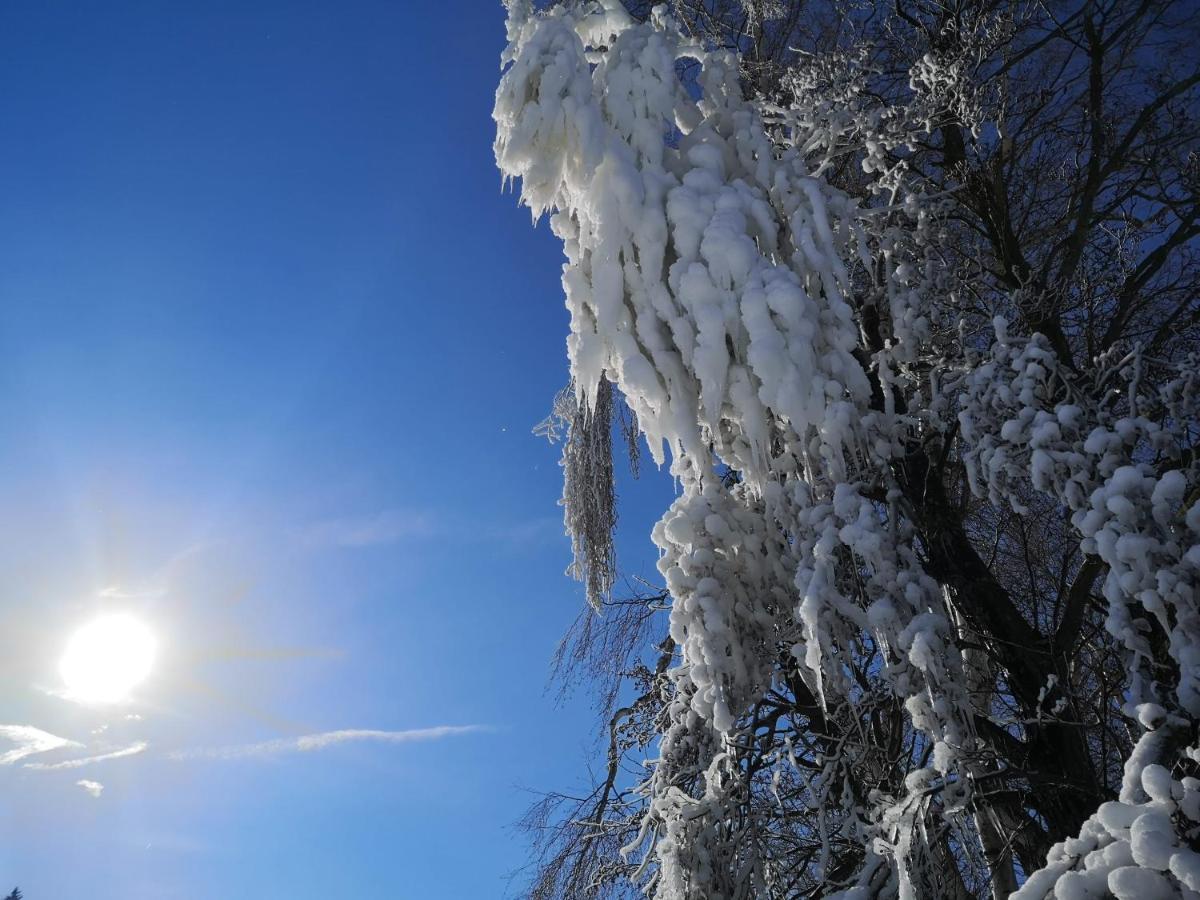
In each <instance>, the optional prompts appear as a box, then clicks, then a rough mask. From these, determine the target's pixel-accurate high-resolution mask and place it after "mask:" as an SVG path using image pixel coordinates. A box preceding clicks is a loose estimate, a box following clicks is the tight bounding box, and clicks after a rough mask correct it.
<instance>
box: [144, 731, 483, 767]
mask: <svg viewBox="0 0 1200 900" xmlns="http://www.w3.org/2000/svg"><path fill="white" fill-rule="evenodd" d="M487 730H488V728H487V726H484V725H438V726H436V727H434V728H412V729H409V730H407V731H378V730H374V729H363V728H347V729H343V730H341V731H323V732H321V733H319V734H306V735H302V736H300V737H294V738H278V739H276V740H273V741H260V742H259V743H256V744H239V745H234V746H231V747H209V748H199V749H195V750H176V751H173V752H171V753H169V754H167V755H168V756H169V757H170V758H171V759H176V760H185V759H266V758H268V757H272V756H279V755H281V754H284V753H311V752H312V751H314V750H324V749H325V748H326V747H331V746H333V745H334V744H345V743H350V742H353V741H374V742H378V743H384V744H410V743H416V742H418V741H436V740H440V739H442V738H447V737H454V736H456V735H462V734H474V733H477V732H481V731H487Z"/></svg>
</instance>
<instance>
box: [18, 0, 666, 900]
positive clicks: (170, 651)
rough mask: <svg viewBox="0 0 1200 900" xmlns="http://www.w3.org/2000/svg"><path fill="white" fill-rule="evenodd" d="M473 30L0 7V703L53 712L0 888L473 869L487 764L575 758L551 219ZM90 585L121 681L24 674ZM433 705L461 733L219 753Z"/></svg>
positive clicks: (97, 8) (228, 885)
mask: <svg viewBox="0 0 1200 900" xmlns="http://www.w3.org/2000/svg"><path fill="white" fill-rule="evenodd" d="M502 43H503V11H502V9H501V7H500V5H499V3H498V2H493V0H462V2H450V0H438V2H425V3H410V2H397V0H393V2H379V3H371V2H338V3H334V2H325V3H304V2H295V0H290V2H286V3H282V2H280V3H272V2H260V0H256V2H253V3H234V2H205V3H190V4H168V3H160V2H144V3H133V2H113V3H87V4H65V3H57V2H40V0H39V2H32V0H11V2H7V3H5V4H4V5H3V8H2V10H0V85H2V86H3V87H2V88H0V187H2V191H3V197H2V199H0V509H3V510H4V514H3V516H2V517H0V651H2V652H0V724H5V725H26V726H32V727H36V728H38V729H41V730H44V731H46V732H48V733H51V734H54V735H58V736H61V737H63V738H68V739H71V740H73V741H76V742H78V743H79V744H81V745H83V746H82V747H81V748H79V749H77V750H74V751H66V750H59V751H55V752H54V753H47V754H41V755H38V756H31V757H27V758H25V759H22V760H20V761H16V762H13V763H11V764H8V765H0V887H2V888H3V890H4V891H7V890H8V888H9V887H11V886H12V885H13V884H20V885H21V887H22V888H23V890H24V891H25V896H26V897H27V900H73V898H87V900H106V898H114V900H115V898H122V900H141V898H174V897H180V898H205V897H218V896H219V897H231V898H317V897H321V898H325V897H333V896H338V897H342V896H345V897H356V898H377V897H378V898H410V897H411V898H490V897H500V896H503V895H504V893H505V882H504V879H503V876H504V875H505V874H506V873H508V872H510V871H512V870H514V869H515V868H517V867H518V866H520V865H521V863H522V862H523V859H524V853H525V846H524V842H523V839H522V838H521V836H520V835H518V834H516V833H514V832H513V831H512V829H511V825H512V823H513V822H514V821H515V820H516V819H517V818H518V817H519V816H520V814H521V812H522V811H523V809H524V808H525V806H526V805H527V804H528V803H529V801H530V799H531V798H530V795H529V794H527V793H525V792H523V791H522V790H521V788H522V787H523V786H527V787H547V788H548V787H559V788H569V787H572V786H576V784H577V782H576V773H577V772H579V771H580V770H581V764H582V761H583V760H584V758H585V756H586V753H587V751H588V733H589V728H590V726H591V724H592V713H591V710H590V708H589V705H588V703H587V700H586V698H585V697H576V698H575V699H574V700H572V701H571V702H569V703H567V704H566V705H564V706H556V705H555V703H554V702H553V697H552V696H551V695H549V694H547V693H545V687H546V679H547V674H548V664H549V660H550V658H551V655H552V653H553V650H554V646H555V643H556V641H557V639H558V637H559V636H560V634H561V633H562V631H563V630H564V629H565V627H566V625H567V624H568V623H569V622H570V621H571V619H573V618H574V616H575V614H576V613H577V611H578V605H579V602H580V597H581V594H580V591H579V588H578V586H576V585H575V584H574V583H572V582H570V581H568V580H566V579H565V578H564V577H563V575H562V572H563V568H564V567H565V565H566V563H567V561H568V552H569V547H568V545H567V543H566V541H565V539H564V538H563V537H562V529H561V525H560V513H559V509H558V507H557V505H556V504H557V498H558V496H559V490H560V481H559V479H560V471H559V468H558V466H557V464H556V463H557V451H556V449H554V448H551V447H549V446H548V445H546V444H545V442H544V441H542V440H541V439H539V438H535V437H533V436H532V435H531V433H530V428H531V426H532V425H533V424H534V423H536V422H537V421H538V420H539V419H541V418H542V417H543V416H544V415H545V413H546V411H547V409H548V406H549V403H550V400H551V398H552V396H553V394H554V392H555V391H556V390H557V389H558V388H559V387H560V386H561V384H562V383H563V381H564V380H565V372H566V363H565V358H564V357H565V352H564V341H563V338H564V335H565V331H566V313H565V311H564V309H563V306H562V301H561V289H560V286H559V282H558V272H559V266H560V263H561V252H560V249H559V247H558V245H557V244H556V243H555V242H554V240H553V239H552V237H551V236H550V235H549V234H548V232H547V231H546V229H545V228H544V227H543V228H541V229H540V230H538V231H536V232H535V231H534V230H533V229H532V228H531V227H530V222H529V217H528V214H527V213H526V212H525V211H524V210H519V209H517V207H516V204H515V199H514V197H513V196H512V195H510V194H509V195H504V194H501V192H500V177H499V174H498V172H497V171H496V170H495V167H494V165H493V162H492V155H491V141H492V125H491V121H490V110H491V101H492V95H493V91H494V89H495V84H496V80H497V78H498V65H499V63H498V54H499V52H500V50H501V48H502ZM639 492H640V494H639ZM655 492H658V493H659V494H661V493H662V492H663V487H662V484H661V480H660V481H658V482H657V483H656V485H654V486H652V489H648V488H646V487H641V488H639V489H638V490H637V491H634V492H633V496H634V499H635V501H637V502H635V504H634V505H633V506H632V507H630V508H629V509H628V510H627V512H626V518H625V529H626V532H627V533H628V534H629V535H632V537H631V538H626V537H624V536H623V541H624V542H625V543H626V544H627V545H629V547H630V548H631V549H630V550H629V552H628V553H627V554H626V563H627V565H628V567H629V568H630V569H632V570H633V571H634V572H645V573H648V572H649V571H650V570H651V568H652V560H651V557H650V556H649V554H648V553H647V551H646V549H645V536H646V534H647V530H648V527H649V522H650V521H651V520H652V518H653V516H654V507H655V505H656V503H658V502H659V501H660V499H661V498H654V502H650V501H649V500H647V499H646V497H645V495H646V494H648V493H649V494H652V493H655ZM639 504H640V505H639ZM112 609H123V610H128V611H132V612H134V613H136V614H137V615H138V616H140V617H141V618H142V619H143V620H144V621H146V622H147V623H148V624H149V625H150V626H151V627H152V628H153V629H154V631H155V632H156V634H157V636H158V638H159V642H160V653H159V659H158V664H157V666H156V668H155V670H154V672H153V674H152V675H151V677H150V679H149V680H148V681H147V682H146V683H145V684H144V685H143V686H142V688H141V689H140V690H139V692H138V693H137V695H136V696H135V698H134V699H133V701H132V702H131V703H130V704H128V705H126V706H120V707H104V708H92V707H87V706H83V705H80V704H78V703H73V702H70V701H69V700H66V699H64V698H62V697H60V696H57V695H56V693H55V690H56V687H57V680H56V679H57V660H58V658H59V655H60V654H61V652H62V648H63V646H64V643H65V641H66V639H67V637H68V636H69V634H70V633H71V631H72V630H73V629H74V628H75V627H77V626H78V625H80V624H82V623H83V622H85V621H87V620H88V619H89V618H90V617H92V616H94V615H95V614H96V613H97V612H98V611H104V610H112ZM440 725H454V726H461V725H480V726H486V729H485V730H480V731H477V732H473V733H467V734H457V735H450V736H446V737H442V738H439V739H436V740H427V741H423V742H409V743H382V742H378V741H368V740H352V741H346V742H343V743H338V744H334V745H331V746H328V747H325V748H323V749H310V750H307V751H301V750H297V749H294V748H293V749H288V748H286V747H282V745H271V747H270V748H265V749H264V748H261V747H259V748H258V749H255V748H254V745H256V744H258V743H260V742H263V741H272V740H278V739H286V738H291V737H295V736H298V735H305V734H314V733H323V732H330V731H337V730H342V729H378V730H387V731H407V730H410V729H420V728H428V727H433V726H440ZM141 742H145V743H146V745H147V747H146V749H145V750H144V751H143V752H140V753H138V754H136V755H131V756H126V757H122V758H117V759H110V760H106V761H100V762H95V763H91V764H88V765H86V766H81V767H78V768H68V769H35V768H29V767H27V766H26V765H25V763H27V762H30V761H34V760H39V759H43V760H45V761H48V762H57V761H64V760H68V759H71V758H73V757H84V756H90V755H100V754H104V753H107V752H112V751H114V750H120V749H122V748H127V747H131V746H137V745H139V744H140V743H141ZM9 747H10V745H9V744H6V743H3V742H0V754H3V753H4V752H5V751H6V750H7V749H9ZM281 747H282V748H281ZM214 748H217V749H220V748H232V749H228V750H227V752H225V753H224V755H223V756H222V755H221V754H216V756H215V758H214V757H203V756H202V755H198V754H202V753H203V751H206V750H212V749H214ZM180 756H182V757H183V758H179V757H180ZM81 779H87V780H94V781H96V782H99V783H103V785H104V791H103V793H102V794H101V796H100V797H99V798H94V797H92V796H90V794H89V793H88V792H87V791H85V790H84V789H83V788H81V787H79V786H77V784H76V782H77V781H78V780H81ZM0 893H2V892H0Z"/></svg>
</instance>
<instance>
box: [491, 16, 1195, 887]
mask: <svg viewBox="0 0 1200 900" xmlns="http://www.w3.org/2000/svg"><path fill="white" fill-rule="evenodd" d="M1195 12H1196V10H1195V8H1194V6H1193V5H1192V4H1188V3H1182V4H1180V3H1171V2H1167V0H1144V2H1138V3H1124V2H1117V0H1108V2H1094V0H1077V2H1065V0H1064V2H1058V0H1045V2H1018V0H1004V2H1001V0H954V2H943V0H895V2H873V0H829V2H811V3H803V2H792V3H783V2H770V0H755V2H750V0H743V2H733V0H702V2H701V0H696V2H688V0H679V2H676V3H674V4H671V5H664V6H657V7H654V8H650V7H649V5H648V4H640V3H630V4H626V5H622V4H620V3H618V2H616V0H601V2H567V3H562V4H558V5H555V6H552V7H551V8H549V9H545V10H540V11H538V10H534V9H533V8H532V6H531V5H530V4H528V3H526V2H521V0H514V2H512V3H511V4H510V6H509V17H508V40H509V44H508V48H507V50H506V51H505V54H504V58H503V59H504V66H505V67H504V70H503V74H502V78H501V82H500V87H499V90H498V92H497V97H496V106H495V113H494V116H495V120H496V124H497V137H496V143H495V151H496V158H497V161H498V164H499V166H500V168H501V170H502V172H503V173H504V174H505V176H506V177H507V178H512V179H519V180H520V196H521V200H522V202H523V203H524V204H525V205H527V206H528V207H530V208H531V209H532V211H533V213H534V214H535V215H536V216H540V215H542V214H545V213H549V214H550V223H551V227H552V229H553V230H554V233H555V234H556V235H557V236H558V237H559V238H560V239H561V240H562V242H563V248H564V251H565V253H566V263H565V265H564V269H563V286H564V290H565V294H566V302H567V307H568V309H569V311H570V314H571V331H570V336H569V339H568V357H569V361H570V377H571V387H570V389H569V391H568V392H567V393H566V394H565V395H564V398H563V400H562V402H561V403H560V405H559V410H558V413H559V417H560V419H561V421H562V423H563V426H564V429H563V430H564V437H563V440H564V448H565V449H564V472H565V476H566V478H565V491H564V500H565V506H566V523H567V526H568V529H569V531H570V532H571V534H572V537H573V542H574V546H575V551H576V565H575V567H574V569H575V571H576V573H577V574H578V575H579V576H580V577H581V578H582V579H583V580H584V582H585V584H586V586H587V589H588V595H589V599H590V601H591V603H592V605H593V607H594V609H595V610H596V613H595V615H597V616H600V618H598V619H595V618H590V617H585V618H584V619H581V624H580V626H579V628H580V631H579V632H578V633H577V634H576V635H575V636H574V643H573V644H568V652H567V658H568V661H575V662H579V663H582V664H584V666H585V667H586V666H591V670H592V671H593V673H595V674H597V675H598V676H599V686H598V689H599V690H600V693H601V696H602V699H603V701H604V703H605V706H606V712H607V715H606V724H605V732H604V744H605V746H606V747H607V751H608V752H607V758H606V761H605V762H606V765H605V767H604V769H603V771H602V772H601V775H600V777H599V778H598V779H596V783H595V786H594V790H593V791H592V792H591V793H590V795H588V796H586V797H584V798H582V799H579V798H576V799H571V798H567V797H564V796H561V795H551V796H550V797H548V798H547V800H546V801H545V802H544V803H542V804H540V805H539V806H538V807H537V808H536V809H535V810H534V811H533V812H532V813H531V816H530V819H529V822H528V824H529V825H530V826H531V827H532V828H534V830H535V832H536V834H537V835H538V836H539V837H538V843H537V846H538V849H539V853H540V856H539V860H538V865H537V867H536V872H535V875H534V878H533V881H532V884H531V895H532V896H535V897H572V898H584V897H602V896H623V895H626V894H628V895H634V894H636V892H637V891H638V890H644V891H646V892H647V893H648V894H649V895H650V896H652V897H654V898H657V900H693V898H697V900H698V898H716V897H721V898H749V897H756V898H757V897H770V898H794V897H840V898H844V900H851V898H854V900H862V898H873V897H900V898H928V897H961V898H966V897H983V896H993V897H996V898H1005V897H1009V896H1015V897H1020V898H1021V900H1041V898H1047V897H1057V898H1073V897H1103V896H1109V895H1112V896H1116V897H1118V898H1130V897H1135V896H1136V897H1138V898H1139V900H1148V898H1151V897H1177V896H1191V897H1195V896H1200V853H1197V841H1198V836H1200V778H1198V777H1197V776H1200V740H1198V738H1200V735H1198V725H1200V609H1198V597H1200V460H1198V458H1197V439H1198V437H1200V420H1198V416H1197V411H1198V407H1200V340H1198V339H1200V291H1198V290H1197V288H1198V287H1200V266H1198V265H1197V261H1198V256H1197V254H1198V249H1200V248H1198V244H1197V238H1198V236H1200V222H1198V214H1200V205H1198V204H1200V109H1198V108H1197V107H1198V105H1200V104H1198V101H1200V69H1198V67H1197V64H1196V54H1195V52H1194V48H1195V46H1196V45H1197V38H1200V34H1198V33H1197V31H1198V25H1197V23H1198V21H1200V17H1196V16H1195V15H1194V13H1195ZM622 417H623V418H622ZM615 421H624V422H625V423H626V424H627V426H628V429H629V430H633V431H635V432H636V433H640V434H641V436H642V437H643V438H644V439H645V442H646V444H647V446H648V449H649V452H650V454H651V456H652V458H653V459H654V461H655V462H656V463H657V464H659V465H667V464H669V466H670V471H671V473H672V475H673V476H674V477H675V479H676V481H677V484H678V487H679V491H678V497H677V499H676V500H675V502H674V503H673V504H672V505H671V507H670V508H669V509H668V510H667V511H666V512H665V513H664V515H663V517H662V519H661V520H660V521H659V523H658V525H657V526H656V527H655V529H654V532H653V540H654V543H655V544H656V546H657V547H658V548H659V551H660V554H661V558H660V561H659V570H660V572H661V575H662V578H663V583H664V589H663V590H662V591H651V592H648V595H647V596H645V597H641V598H637V597H634V598H628V597H618V596H614V595H613V593H612V590H613V585H614V583H615V580H614V565H615V560H614V554H613V552H612V542H611V534H612V527H613V523H614V521H615V509H616V505H615V500H614V493H613V471H614V469H613V465H612V455H611V454H612V452H613V424H614V422H615Z"/></svg>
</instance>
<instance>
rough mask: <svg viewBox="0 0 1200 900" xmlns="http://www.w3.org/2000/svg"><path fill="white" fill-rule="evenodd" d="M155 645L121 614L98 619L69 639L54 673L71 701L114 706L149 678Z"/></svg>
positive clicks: (143, 629)
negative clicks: (60, 678)
mask: <svg viewBox="0 0 1200 900" xmlns="http://www.w3.org/2000/svg"><path fill="white" fill-rule="evenodd" d="M156 649H157V642H156V641H155V640H154V635H152V634H151V633H150V630H149V629H148V628H147V627H146V626H145V625H143V624H142V623H141V622H139V621H138V620H137V619H135V618H133V617H132V616H130V615H126V614H123V613H117V614H110V615H105V616H101V617H100V618H98V619H96V620H95V621H93V622H90V623H88V624H87V625H84V626H83V627H82V628H80V629H79V630H78V631H77V632H75V634H74V635H73V636H72V637H71V640H70V642H69V643H68V644H67V649H66V652H65V653H63V657H62V661H61V662H60V663H59V666H58V670H59V673H60V674H61V675H62V678H63V681H64V682H65V683H66V686H67V692H68V694H69V695H70V696H71V699H73V700H79V701H81V702H84V703H117V702H119V701H121V700H125V699H126V698H128V696H129V692H130V691H132V690H133V689H134V688H135V687H136V686H137V685H138V684H140V683H141V682H142V681H144V680H145V678H146V676H147V675H149V674H150V667H151V666H152V665H153V664H154V654H155V651H156Z"/></svg>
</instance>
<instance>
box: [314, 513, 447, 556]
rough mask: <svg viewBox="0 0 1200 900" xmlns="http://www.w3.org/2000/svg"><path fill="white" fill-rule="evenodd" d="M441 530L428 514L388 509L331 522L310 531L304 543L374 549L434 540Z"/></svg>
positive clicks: (318, 525)
mask: <svg viewBox="0 0 1200 900" xmlns="http://www.w3.org/2000/svg"><path fill="white" fill-rule="evenodd" d="M437 531H438V529H437V527H436V526H435V525H434V523H433V521H432V520H431V519H430V518H429V516H427V515H425V514H424V513H420V512H415V511H412V510H404V509H385V510H383V511H382V512H377V513H372V514H370V515H365V516H348V517H345V518H340V519H328V520H326V521H324V522H317V523H315V524H314V525H310V526H309V527H308V528H306V529H305V530H304V532H303V534H302V538H303V540H304V542H305V543H306V544H308V545H310V546H315V547H373V546H379V545H382V544H395V543H398V542H399V541H403V540H408V539H410V538H425V537H431V536H433V535H435V534H436V533H437Z"/></svg>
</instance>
